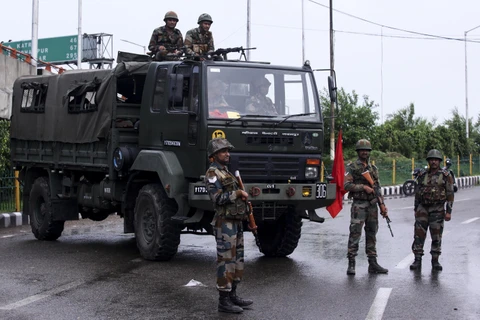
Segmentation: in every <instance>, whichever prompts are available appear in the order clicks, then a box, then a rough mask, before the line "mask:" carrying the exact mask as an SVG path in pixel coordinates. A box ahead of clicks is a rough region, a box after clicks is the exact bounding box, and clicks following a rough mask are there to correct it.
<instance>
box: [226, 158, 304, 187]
mask: <svg viewBox="0 0 480 320" xmlns="http://www.w3.org/2000/svg"><path fill="white" fill-rule="evenodd" d="M302 160H303V159H302V158H299V157H298V156H286V155H269V154H268V155H267V154H248V155H247V154H231V156H230V166H229V167H230V170H231V171H234V170H239V171H240V173H241V175H242V178H243V180H245V181H264V182H266V181H288V180H290V179H297V177H298V178H299V179H301V178H303V170H304V161H302ZM301 172H302V174H300V173H301Z"/></svg>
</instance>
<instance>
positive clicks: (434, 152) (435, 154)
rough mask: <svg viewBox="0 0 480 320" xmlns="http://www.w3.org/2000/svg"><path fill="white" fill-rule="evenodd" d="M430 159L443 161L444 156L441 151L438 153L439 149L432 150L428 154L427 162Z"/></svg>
mask: <svg viewBox="0 0 480 320" xmlns="http://www.w3.org/2000/svg"><path fill="white" fill-rule="evenodd" d="M428 159H438V160H440V161H442V160H443V156H442V153H441V152H440V151H438V150H437V149H432V150H430V151H428V153H427V160H428Z"/></svg>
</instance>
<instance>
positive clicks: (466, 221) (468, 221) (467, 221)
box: [460, 217, 480, 224]
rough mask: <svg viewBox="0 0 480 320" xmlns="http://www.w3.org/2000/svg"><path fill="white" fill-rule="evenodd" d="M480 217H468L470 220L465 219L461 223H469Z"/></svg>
mask: <svg viewBox="0 0 480 320" xmlns="http://www.w3.org/2000/svg"><path fill="white" fill-rule="evenodd" d="M478 219H480V218H479V217H477V218H472V219H468V220H465V221H463V222H462V223H460V224H467V223H470V222H473V221H476V220H478Z"/></svg>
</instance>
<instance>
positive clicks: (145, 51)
mask: <svg viewBox="0 0 480 320" xmlns="http://www.w3.org/2000/svg"><path fill="white" fill-rule="evenodd" d="M120 41H123V42H128V43H131V44H133V45H136V46H138V47H140V48H143V53H144V54H145V53H147V47H146V46H142V45H141V44H138V43H135V42H132V41H128V40H125V39H120Z"/></svg>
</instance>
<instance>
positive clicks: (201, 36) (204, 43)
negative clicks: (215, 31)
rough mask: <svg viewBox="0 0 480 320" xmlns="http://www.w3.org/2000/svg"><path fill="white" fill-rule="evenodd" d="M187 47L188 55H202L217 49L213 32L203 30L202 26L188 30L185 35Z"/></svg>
mask: <svg viewBox="0 0 480 320" xmlns="http://www.w3.org/2000/svg"><path fill="white" fill-rule="evenodd" d="M185 47H186V54H187V55H195V54H198V55H202V54H206V53H209V52H213V51H215V46H214V44H213V35H212V32H211V31H206V32H202V31H201V28H200V27H198V28H193V29H191V30H188V31H187V34H186V35H185Z"/></svg>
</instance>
